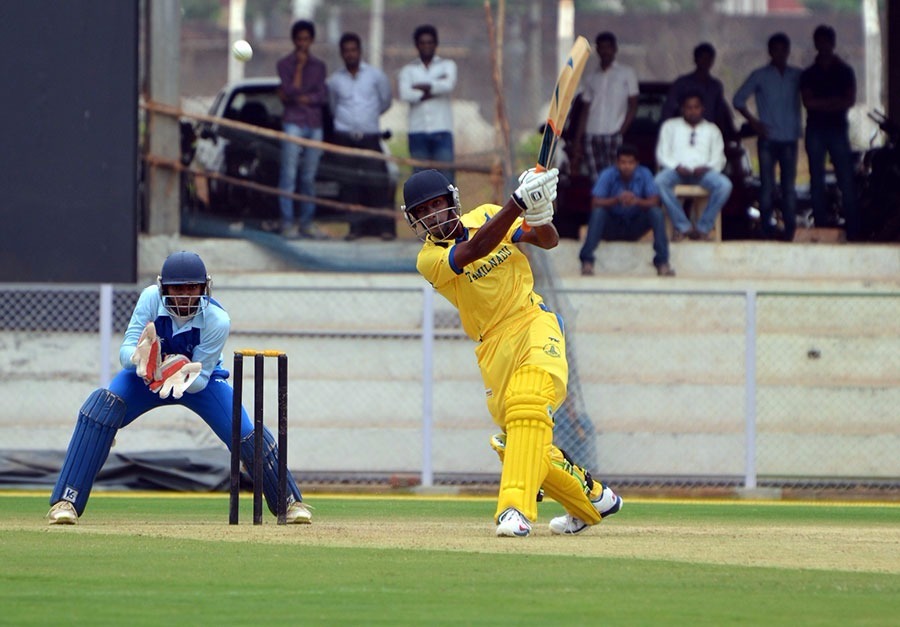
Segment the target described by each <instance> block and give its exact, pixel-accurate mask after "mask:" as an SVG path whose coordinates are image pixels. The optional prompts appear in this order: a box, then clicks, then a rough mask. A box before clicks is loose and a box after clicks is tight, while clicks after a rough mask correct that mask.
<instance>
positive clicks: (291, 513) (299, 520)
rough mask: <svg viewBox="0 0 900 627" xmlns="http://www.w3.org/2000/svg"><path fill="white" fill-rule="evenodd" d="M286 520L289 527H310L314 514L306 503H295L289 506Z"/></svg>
mask: <svg viewBox="0 0 900 627" xmlns="http://www.w3.org/2000/svg"><path fill="white" fill-rule="evenodd" d="M284 520H285V522H286V523H287V524H289V525H308V524H309V523H311V522H312V512H311V511H309V507H307V505H306V503H302V502H300V501H294V502H293V503H291V504H290V505H289V506H288V508H287V514H286V515H285V518H284Z"/></svg>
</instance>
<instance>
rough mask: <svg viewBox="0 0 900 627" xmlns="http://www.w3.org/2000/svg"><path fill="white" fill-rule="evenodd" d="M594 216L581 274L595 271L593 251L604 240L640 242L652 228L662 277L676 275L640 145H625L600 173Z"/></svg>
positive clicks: (593, 200) (593, 201) (593, 193)
mask: <svg viewBox="0 0 900 627" xmlns="http://www.w3.org/2000/svg"><path fill="white" fill-rule="evenodd" d="M591 196H592V198H591V217H590V220H589V222H588V232H587V237H586V238H585V240H584V246H583V247H582V248H581V252H580V253H579V258H580V259H581V274H583V275H587V276H589V275H592V274H594V250H595V249H596V248H597V245H598V244H599V243H600V240H601V239H604V238H605V239H607V240H614V239H619V240H625V241H637V240H638V239H639V238H640V237H641V236H642V235H643V234H644V233H646V232H647V231H649V230H651V229H652V230H653V250H654V252H655V253H656V254H655V256H654V257H653V265H654V266H656V273H657V274H658V275H659V276H675V271H674V270H673V269H672V267H671V266H670V265H669V239H668V238H667V237H666V220H665V216H663V212H662V209H660V207H659V191H658V190H657V189H656V183H655V182H654V181H653V174H652V173H651V172H650V170H649V169H648V168H647V167H645V166H642V165H641V164H640V163H638V153H637V148H635V147H634V146H632V145H630V144H623V145H622V146H620V147H619V150H618V152H617V153H616V164H615V165H611V166H609V167H608V168H606V169H605V170H603V171H602V172H601V173H600V176H599V177H597V182H596V183H595V184H594V189H593V190H592V191H591Z"/></svg>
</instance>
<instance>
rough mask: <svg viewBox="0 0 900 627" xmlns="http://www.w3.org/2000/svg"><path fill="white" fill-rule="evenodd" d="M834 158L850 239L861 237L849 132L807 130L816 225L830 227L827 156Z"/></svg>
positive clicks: (833, 129) (810, 182)
mask: <svg viewBox="0 0 900 627" xmlns="http://www.w3.org/2000/svg"><path fill="white" fill-rule="evenodd" d="M826 153H828V155H829V156H830V157H831V163H832V164H833V165H834V174H835V177H836V178H837V184H838V189H839V190H840V191H841V210H842V213H843V216H844V228H845V229H846V231H847V239H849V240H855V239H858V237H859V232H860V222H859V212H858V211H857V208H856V206H857V203H856V188H855V185H854V183H853V151H852V150H851V149H850V138H849V136H848V135H847V129H840V128H826V129H821V128H819V129H816V128H813V129H810V128H807V129H806V156H807V158H808V159H809V194H810V201H811V202H812V209H813V219H814V220H815V222H816V225H823V224H827V222H828V207H827V206H826V204H827V200H826V191H825V154H826Z"/></svg>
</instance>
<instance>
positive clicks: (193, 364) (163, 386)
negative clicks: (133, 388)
mask: <svg viewBox="0 0 900 627" xmlns="http://www.w3.org/2000/svg"><path fill="white" fill-rule="evenodd" d="M202 369H203V364H201V363H200V362H199V361H189V360H188V358H187V357H185V356H184V355H169V356H168V357H166V358H165V359H164V360H163V362H162V365H161V366H160V368H159V371H158V372H157V375H158V378H157V379H156V380H155V381H152V382H151V383H150V385H149V388H150V391H151V392H158V393H159V397H160V398H169V395H170V394H171V395H172V397H173V398H181V397H182V396H183V395H184V391H185V390H186V389H188V388H189V387H190V385H191V383H193V382H194V381H195V380H196V378H197V377H198V376H200V371H201V370H202Z"/></svg>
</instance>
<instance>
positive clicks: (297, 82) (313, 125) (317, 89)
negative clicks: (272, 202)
mask: <svg viewBox="0 0 900 627" xmlns="http://www.w3.org/2000/svg"><path fill="white" fill-rule="evenodd" d="M315 38H316V27H315V25H314V24H313V23H312V22H308V21H306V20H298V21H296V22H294V25H293V26H292V27H291V41H292V42H293V43H294V50H293V52H291V53H290V54H289V55H287V56H285V57H283V58H282V59H280V60H279V61H278V64H277V65H276V68H277V70H278V77H279V78H280V79H281V86H280V87H279V89H278V97H279V98H281V101H282V102H283V103H284V115H283V117H282V127H283V130H284V132H285V133H287V134H288V135H290V136H292V137H303V138H305V139H313V140H316V141H322V132H323V131H322V107H323V106H325V103H326V98H327V96H326V88H325V63H324V62H323V61H322V60H321V59H318V58H316V57H315V56H313V55H312V54H311V53H310V51H309V49H310V46H312V43H313V40H314V39H315ZM321 158H322V150H321V149H319V148H312V147H310V146H301V145H299V144H295V143H293V142H288V141H285V142H282V147H281V171H280V173H279V177H278V188H279V189H280V190H281V191H283V192H290V193H294V192H295V191H296V188H297V167H298V165H299V168H300V193H301V194H303V195H304V196H315V195H316V172H317V170H318V169H319V159H321ZM278 206H279V208H280V210H281V233H282V235H284V236H286V237H297V236H299V237H309V238H313V239H327V236H326V235H325V234H324V233H322V231H320V230H319V229H318V228H316V226H315V225H314V224H313V219H314V218H315V215H316V203H315V202H313V201H311V200H304V201H301V202H300V216H299V219H298V220H297V222H295V220H294V201H293V199H292V198H288V197H287V196H280V197H279V198H278Z"/></svg>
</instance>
